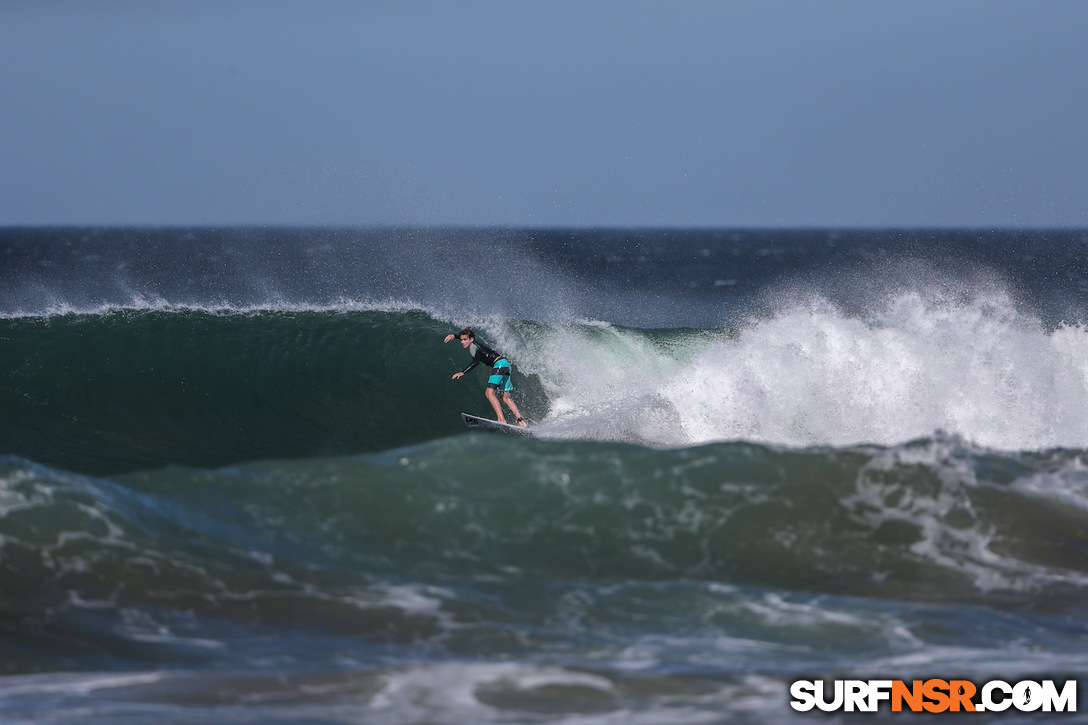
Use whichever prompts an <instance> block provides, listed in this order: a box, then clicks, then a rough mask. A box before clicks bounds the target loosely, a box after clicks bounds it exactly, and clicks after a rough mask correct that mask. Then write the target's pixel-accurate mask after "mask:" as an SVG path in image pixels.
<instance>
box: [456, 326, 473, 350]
mask: <svg viewBox="0 0 1088 725" xmlns="http://www.w3.org/2000/svg"><path fill="white" fill-rule="evenodd" d="M457 337H459V338H461V344H462V345H464V346H465V347H468V346H469V345H471V344H472V343H473V341H474V340H475V339H476V333H475V332H473V331H472V328H471V327H466V328H465V329H463V330H461V331H460V332H458V333H457Z"/></svg>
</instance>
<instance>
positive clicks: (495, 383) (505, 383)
mask: <svg viewBox="0 0 1088 725" xmlns="http://www.w3.org/2000/svg"><path fill="white" fill-rule="evenodd" d="M455 337H458V338H460V339H461V347H463V348H466V349H467V350H468V351H469V353H470V354H471V355H472V363H471V364H470V365H469V366H468V367H467V368H465V369H464V370H462V371H461V372H459V373H454V374H453V379H454V380H457V379H458V378H460V377H461V376H463V375H464V374H465V373H467V372H468V371H469V370H472V368H474V367H476V366H477V365H479V364H480V363H483V364H484V365H490V366H491V376H490V377H489V378H488V379H487V389H486V390H484V395H486V396H487V402H489V403H491V407H492V408H494V409H495V420H497V421H499V422H500V423H505V422H506V416H504V415H503V414H502V406H501V405H500V404H499V396H498V395H497V393H500V392H501V393H502V402H503V403H506V407H507V408H509V409H510V412H511V413H513V414H514V419H515V420H516V421H517V424H518V425H520V426H521V427H522V428H528V427H529V426H528V425H527V424H526V422H525V419H524V418H522V417H521V413H520V412H518V406H516V405H514V398H513V396H511V395H510V393H511V392H513V390H514V385H513V383H511V382H510V361H509V360H507V359H506V358H504V357H503V356H502V355H500V354H499V353H497V352H495V351H494V350H492V349H491V348H490V347H488V346H487V345H484V344H482V343H479V342H476V333H474V332H473V331H472V328H471V327H466V328H465V329H463V330H461V331H460V332H458V333H457V334H456V335H453V334H450V335H446V339H445V340H443V342H449V341H450V340H452V339H453V338H455Z"/></svg>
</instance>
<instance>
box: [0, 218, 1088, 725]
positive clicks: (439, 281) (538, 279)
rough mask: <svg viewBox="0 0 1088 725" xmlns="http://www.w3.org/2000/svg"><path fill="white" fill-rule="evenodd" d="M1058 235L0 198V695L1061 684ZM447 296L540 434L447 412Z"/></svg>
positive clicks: (402, 703)
mask: <svg viewBox="0 0 1088 725" xmlns="http://www.w3.org/2000/svg"><path fill="white" fill-rule="evenodd" d="M1086 245H1088V235H1085V234H1084V233H1083V232H1080V231H1076V230H1068V231H1045V230H1044V231H1038V232H997V231H968V230H963V231H940V230H915V231H910V230H906V231H903V230H886V231H880V230H873V231H856V232H848V231H841V232H840V231H819V230H811V231H805V230H799V231H798V230H795V231H790V230H783V231H776V230H755V231H752V230H472V229H454V230H425V229H417V230H397V229H392V230H390V229H372V230H350V229H271V228H269V229H264V228H249V229H226V230H214V229H8V230H0V259H2V260H3V262H4V264H3V266H2V267H0V276H2V279H3V282H4V284H3V285H0V411H2V415H0V577H2V580H3V582H4V586H3V587H2V592H0V719H2V720H3V721H5V722H16V723H54V722H56V723H61V722H63V723H79V724H81V725H98V724H99V723H102V724H104V723H110V724H111V725H112V724H114V723H142V722H149V721H154V722H162V723H195V722H206V721H215V722H223V723H258V722H260V723H266V722H282V723H354V722H378V723H430V722H503V723H511V722H519V723H521V722H525V723H543V722H563V723H621V722H622V723H629V722H636V723H665V722H668V723H675V722H691V723H703V722H713V723H717V722H723V723H724V722H729V723H733V722H753V723H755V722H760V723H766V722H794V721H805V720H807V719H808V718H807V717H806V716H803V715H801V714H800V713H796V712H794V711H793V710H792V709H791V708H790V707H789V705H788V701H789V687H790V683H791V682H793V681H794V680H797V679H820V678H825V679H828V680H830V679H836V678H841V677H858V678H863V679H867V678H872V677H877V676H880V677H896V678H902V679H905V680H911V679H927V678H931V677H945V678H951V677H965V678H969V679H972V680H973V681H976V682H984V681H986V680H989V679H1003V680H1007V681H1010V682H1015V681H1018V680H1020V679H1025V678H1031V679H1036V680H1038V679H1043V678H1050V679H1077V680H1078V682H1080V683H1081V685H1082V686H1083V684H1084V681H1083V677H1082V673H1083V672H1085V671H1086V668H1088V659H1086V656H1085V652H1088V619H1086V618H1085V615H1084V612H1085V608H1084V602H1085V601H1086V600H1085V596H1086V593H1088V559H1086V558H1085V556H1084V552H1085V551H1088V462H1086V461H1088V413H1086V411H1088V329H1086V327H1085V325H1086V324H1088V270H1086V269H1085V263H1084V259H1085V256H1084V254H1083V252H1084V250H1085V249H1086V248H1088V247H1086ZM466 260H468V261H467V262H466ZM500 280H501V281H502V282H501V283H500V282H499V281H500ZM506 280H509V281H508V282H507V281H506ZM465 326H471V327H473V328H474V329H475V330H476V333H477V335H478V336H479V337H480V338H481V339H482V340H483V341H484V342H485V343H486V344H488V345H490V346H492V347H494V348H496V349H498V350H499V351H501V352H502V353H503V354H504V355H506V356H507V357H508V358H509V359H510V360H511V361H512V362H513V365H514V371H513V381H514V385H515V396H516V398H517V401H518V405H519V407H520V408H521V409H522V411H523V413H525V414H526V417H527V418H529V419H530V421H531V422H532V423H533V427H534V431H535V435H534V436H533V437H532V438H531V439H519V438H508V437H504V436H498V435H488V434H481V433H475V432H472V431H469V430H467V429H466V428H465V427H464V426H463V425H462V424H461V422H460V419H459V415H458V414H459V412H460V411H465V412H469V413H473V414H485V415H486V414H488V411H489V407H490V406H488V404H487V402H486V400H485V398H484V395H483V384H484V381H485V376H484V372H483V371H480V370H477V371H474V372H473V373H470V374H469V375H467V376H466V377H464V378H463V379H461V380H457V381H454V380H451V375H452V374H453V373H454V372H457V371H459V370H462V369H464V367H465V366H466V365H467V363H468V358H467V355H466V353H465V352H464V351H463V350H462V349H460V347H459V346H454V345H444V344H443V342H442V341H443V338H444V337H445V335H447V334H449V333H451V332H456V331H457V330H459V329H461V328H462V327H465ZM1082 689H1083V687H1082ZM886 717H887V718H891V717H892V714H891V713H889V712H885V713H883V714H878V715H876V716H874V719H875V720H877V721H881V720H883V719H885V718H886ZM1024 717H1026V716H1021V719H1023V718H1024ZM1010 718H1011V719H1010ZM975 719H977V720H978V721H979V722H1015V721H1019V720H1017V716H1016V715H1015V714H1013V715H1010V714H1006V715H1004V716H1001V715H998V714H990V715H979V716H976V717H975ZM1066 720H1067V721H1068V722H1081V721H1083V716H1081V715H1072V716H1068V717H1067V718H1066Z"/></svg>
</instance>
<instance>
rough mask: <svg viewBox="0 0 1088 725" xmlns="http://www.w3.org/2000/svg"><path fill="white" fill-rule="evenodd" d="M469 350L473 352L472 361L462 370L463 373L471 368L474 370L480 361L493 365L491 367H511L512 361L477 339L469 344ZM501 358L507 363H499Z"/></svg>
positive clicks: (489, 365)
mask: <svg viewBox="0 0 1088 725" xmlns="http://www.w3.org/2000/svg"><path fill="white" fill-rule="evenodd" d="M472 348H476V349H475V350H473V349H472ZM469 352H471V353H472V362H471V363H470V364H469V366H468V367H467V368H465V369H464V370H462V371H461V372H462V373H467V372H468V371H469V370H472V369H473V368H474V367H476V366H477V365H479V364H480V363H483V364H484V365H487V366H488V367H491V368H509V367H510V361H509V360H507V359H506V358H505V357H503V356H502V355H500V354H499V353H497V352H495V351H494V350H492V349H491V348H490V347H488V346H487V345H484V344H482V343H479V342H477V341H476V340H473V341H472V344H470V345H469ZM500 360H501V361H502V362H503V363H505V364H504V365H498V364H497V363H498V362H499V361H500ZM507 374H509V373H507Z"/></svg>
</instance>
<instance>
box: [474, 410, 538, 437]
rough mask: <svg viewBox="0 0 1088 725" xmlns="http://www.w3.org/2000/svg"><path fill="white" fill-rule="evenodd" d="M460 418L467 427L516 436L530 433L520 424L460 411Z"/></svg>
mask: <svg viewBox="0 0 1088 725" xmlns="http://www.w3.org/2000/svg"><path fill="white" fill-rule="evenodd" d="M461 420H463V421H465V425H467V426H468V427H469V428H473V429H475V430H486V431H490V432H492V433H506V434H508V435H516V436H528V435H532V433H530V432H529V429H528V428H522V427H521V426H520V425H510V424H509V423H500V422H499V421H497V420H488V419H487V418H478V417H477V416H475V415H469V414H468V413H461Z"/></svg>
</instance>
